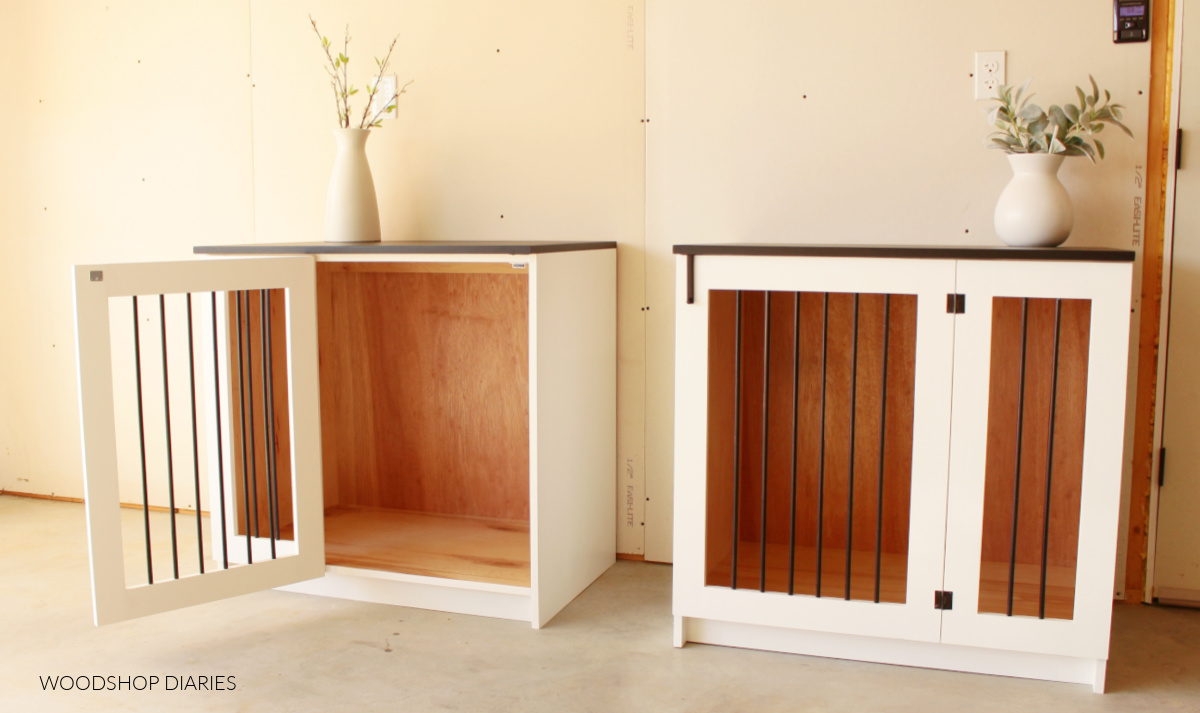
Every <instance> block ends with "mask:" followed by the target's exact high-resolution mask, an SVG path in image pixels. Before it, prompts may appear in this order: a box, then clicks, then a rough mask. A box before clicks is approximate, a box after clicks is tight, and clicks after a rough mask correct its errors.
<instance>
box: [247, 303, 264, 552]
mask: <svg viewBox="0 0 1200 713" xmlns="http://www.w3.org/2000/svg"><path fill="white" fill-rule="evenodd" d="M253 313H254V309H253V303H252V302H251V301H250V290H246V346H247V349H246V393H247V394H249V395H250V404H249V412H250V492H249V494H247V496H246V497H247V499H249V500H250V502H251V506H250V510H251V512H253V513H254V536H255V537H262V532H261V527H260V526H259V513H258V456H257V454H256V453H255V444H256V442H257V441H258V433H257V429H256V428H255V427H254V341H253V339H254V333H253V331H252V330H251V329H250V322H251V320H252V319H253V316H252V315H253ZM258 326H259V327H260V328H261V327H262V320H261V319H260V320H259V325H258ZM249 532H250V526H249V524H247V525H246V533H247V534H249Z"/></svg>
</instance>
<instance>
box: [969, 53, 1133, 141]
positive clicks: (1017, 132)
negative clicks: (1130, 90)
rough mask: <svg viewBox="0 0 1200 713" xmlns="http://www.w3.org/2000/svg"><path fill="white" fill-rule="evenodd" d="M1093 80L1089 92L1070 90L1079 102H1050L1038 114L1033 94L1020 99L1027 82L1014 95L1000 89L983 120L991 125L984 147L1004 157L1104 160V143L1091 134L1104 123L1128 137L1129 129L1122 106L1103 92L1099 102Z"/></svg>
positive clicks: (1005, 87)
mask: <svg viewBox="0 0 1200 713" xmlns="http://www.w3.org/2000/svg"><path fill="white" fill-rule="evenodd" d="M1088 79H1089V80H1091V82H1092V93H1091V94H1087V93H1085V92H1084V91H1083V89H1081V88H1079V87H1075V93H1076V95H1077V96H1078V98H1079V103H1078V104H1064V105H1062V106H1058V105H1057V104H1053V105H1051V106H1050V108H1049V109H1048V110H1043V109H1042V108H1041V107H1040V106H1038V105H1037V104H1033V103H1030V101H1029V100H1030V99H1032V98H1033V95H1032V94H1029V95H1028V96H1026V95H1025V90H1026V89H1028V88H1029V82H1030V81H1032V80H1026V81H1025V83H1024V84H1022V85H1021V86H1020V88H1018V89H1017V90H1016V91H1015V93H1014V91H1013V88H1012V87H1010V86H1005V85H1001V86H1000V87H999V88H998V89H997V90H996V96H995V97H993V99H992V101H994V102H996V103H997V106H995V107H994V108H992V109H991V110H990V111H989V112H988V121H989V122H990V123H991V124H992V125H994V126H995V127H996V131H993V132H992V133H991V134H989V135H988V137H987V139H988V148H993V149H1000V150H1001V151H1003V152H1004V153H1010V154H1013V153H1022V154H1023V153H1045V154H1063V155H1064V156H1087V157H1088V159H1089V160H1090V161H1091V162H1092V163H1096V161H1097V160H1098V159H1103V158H1104V144H1103V143H1101V142H1100V140H1099V139H1098V138H1096V135H1097V134H1099V133H1100V132H1101V131H1102V130H1103V129H1104V125H1105V124H1112V125H1113V126H1116V127H1117V128H1119V129H1120V130H1121V131H1123V132H1125V134H1127V135H1128V136H1129V137H1130V138H1133V132H1132V131H1130V130H1129V127H1127V126H1125V124H1123V123H1121V110H1122V109H1124V108H1125V107H1123V106H1121V105H1120V104H1113V103H1112V95H1111V94H1110V93H1109V92H1108V91H1107V90H1105V91H1104V98H1103V100H1101V97H1100V88H1099V87H1097V86H1096V80H1095V79H1094V78H1093V77H1092V76H1091V75H1088Z"/></svg>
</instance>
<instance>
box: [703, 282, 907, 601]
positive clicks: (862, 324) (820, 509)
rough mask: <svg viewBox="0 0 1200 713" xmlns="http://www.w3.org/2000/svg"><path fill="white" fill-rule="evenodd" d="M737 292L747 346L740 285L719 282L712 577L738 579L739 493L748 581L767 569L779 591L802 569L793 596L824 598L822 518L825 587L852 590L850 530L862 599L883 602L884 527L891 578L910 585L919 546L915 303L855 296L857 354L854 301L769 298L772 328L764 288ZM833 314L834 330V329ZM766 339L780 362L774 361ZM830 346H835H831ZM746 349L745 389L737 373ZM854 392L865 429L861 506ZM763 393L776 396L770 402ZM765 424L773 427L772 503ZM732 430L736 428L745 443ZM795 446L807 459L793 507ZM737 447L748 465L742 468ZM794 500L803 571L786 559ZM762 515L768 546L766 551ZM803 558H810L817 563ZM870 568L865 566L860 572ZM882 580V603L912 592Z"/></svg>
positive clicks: (798, 473) (713, 319)
mask: <svg viewBox="0 0 1200 713" xmlns="http://www.w3.org/2000/svg"><path fill="white" fill-rule="evenodd" d="M740 294H741V317H740V330H741V339H740V342H739V339H738V332H737V327H736V326H735V325H736V324H737V323H738V321H739V319H738V299H739V298H738V295H739V293H737V292H735V291H721V290H714V291H712V292H710V293H709V296H710V311H709V315H710V319H709V413H708V421H709V438H708V521H707V522H708V529H707V545H706V546H707V562H708V572H709V574H708V583H709V584H711V585H725V586H728V585H729V584H730V583H731V580H730V572H731V568H732V561H731V560H732V555H733V539H734V518H735V506H734V501H735V496H734V494H735V492H736V503H737V504H736V519H737V528H736V530H737V539H738V542H739V543H740V544H739V546H738V562H737V571H738V586H753V587H758V586H759V584H760V583H761V582H760V575H763V576H762V577H761V579H762V580H765V583H766V585H765V586H766V587H767V588H768V589H769V590H772V591H787V590H788V586H789V585H788V582H787V581H786V580H787V577H786V576H784V577H783V578H782V579H781V578H780V577H779V575H778V572H779V571H781V570H782V571H783V572H785V573H786V572H787V571H788V570H789V569H791V570H792V571H793V576H792V578H791V579H792V580H793V581H792V584H791V586H792V587H793V591H794V592H795V593H815V591H816V577H815V568H816V554H815V553H816V551H817V549H816V548H817V547H818V532H817V530H818V522H820V523H821V526H822V527H821V529H822V532H821V536H820V546H821V551H822V558H821V573H822V583H821V589H822V594H823V595H828V594H830V587H831V582H833V581H836V583H837V584H836V587H837V588H838V589H837V593H838V594H839V595H840V594H843V593H844V586H845V572H846V569H845V566H846V555H845V551H846V543H847V534H848V532H849V533H850V539H851V550H852V551H853V553H852V557H851V560H852V561H851V572H852V577H851V580H852V581H851V590H852V591H851V595H852V598H855V599H872V598H873V596H874V566H875V549H876V543H877V535H880V537H879V545H880V549H881V554H882V555H886V556H885V557H884V558H883V559H884V560H886V562H887V564H886V565H884V564H881V569H882V570H883V573H882V574H881V577H882V578H883V579H884V580H887V581H894V580H895V579H896V578H898V580H899V581H901V582H903V580H904V569H905V567H904V562H905V561H906V560H905V558H906V556H907V553H908V516H909V496H910V480H911V471H912V427H913V385H914V378H915V370H914V363H915V353H916V304H917V300H916V297H915V296H913V295H890V296H888V297H887V298H886V301H885V296H884V295H876V294H863V295H857V303H858V308H857V311H858V328H857V334H858V340H857V352H856V351H855V346H854V334H855V302H856V299H855V298H856V296H855V295H852V294H829V295H826V294H824V293H807V292H806V293H792V292H773V293H770V295H769V300H770V328H769V330H767V329H766V328H765V327H766V312H767V299H768V296H767V293H764V292H742V293H740ZM827 298H828V318H827V319H826V314H825V310H826V299H827ZM797 301H798V303H799V315H798V316H799V327H797ZM885 308H886V311H887V318H886V324H887V341H888V346H887V355H888V358H887V399H886V403H887V417H886V432H885V438H884V443H883V450H884V453H883V461H884V467H883V488H882V490H883V503H882V506H883V507H882V512H881V511H880V508H879V506H880V482H879V478H880V446H881V439H880V427H881V416H882V415H883V414H882V412H881V408H882V403H883V400H882V399H881V394H882V393H883V367H884V327H885ZM826 322H827V324H828V330H826V329H825V324H826ZM768 339H769V345H770V355H769V356H770V358H769V360H766V359H765V357H766V356H767V355H766V346H767V342H768ZM826 340H827V345H826V347H825V348H823V341H826ZM739 344H740V362H741V363H740V370H741V380H740V393H738V392H739V389H738V380H737V373H738V346H739ZM797 349H798V354H797ZM855 354H856V357H855ZM767 361H769V367H768V366H767V364H766V362H767ZM854 363H857V369H856V370H855V369H853V368H852V365H853V364H854ZM823 371H824V407H822V373H823ZM764 376H765V378H764ZM852 377H853V379H854V384H853V386H852V384H851V379H852ZM764 386H765V389H764ZM852 388H853V390H854V398H853V403H854V421H855V423H854V479H853V482H854V485H853V504H852V507H851V502H850V501H851V498H850V494H851V492H850V481H851V479H850V442H851V438H850V430H851V427H850V419H851V406H850V404H851V403H852V400H851V389H852ZM735 394H737V395H736V396H735ZM737 398H740V404H739V408H740V413H739V414H737V415H735V409H734V403H735V400H736V399H737ZM764 398H765V399H766V401H767V403H766V405H765V408H764ZM793 408H794V409H795V420H794V421H793ZM822 412H824V431H823V433H824V443H825V453H824V466H825V467H824V492H823V498H822V496H821V485H820V481H821V445H822ZM764 413H765V419H764ZM764 420H765V428H766V429H767V439H766V443H767V445H766V462H767V467H766V469H765V473H766V477H765V481H766V483H765V488H766V491H767V492H766V498H765V505H764V497H763V488H764V476H763V473H764V468H763V452H764V449H763V428H764ZM793 423H794V424H795V425H794V428H795V431H794V432H793V430H792V429H793ZM735 431H738V436H737V437H736V439H735ZM739 443H740V447H738V444H739ZM793 444H794V445H795V459H796V467H795V495H794V502H793V468H792V457H793ZM735 453H736V458H737V461H738V463H739V465H740V467H739V469H738V473H737V475H736V476H735V469H734V460H735ZM735 479H736V480H737V485H736V487H735ZM793 506H794V510H795V520H794V522H795V547H796V554H795V565H794V567H789V566H788V564H789V563H788V559H789V558H790V557H792V552H791V542H792V530H793V527H792V523H793V518H792V510H793ZM849 512H852V513H853V523H852V528H851V527H849V525H850V522H849V518H848V513H849ZM764 516H765V518H766V527H765V541H766V543H767V547H766V552H765V553H764V551H763V549H762V542H763V541H764V537H763V534H764V527H763V518H764ZM879 527H882V533H879V532H878V531H877V528H879ZM764 555H765V557H764ZM764 559H765V563H764ZM806 560H812V561H811V562H807V563H806ZM864 567H866V570H865V571H860V570H862V569H863V568H864ZM764 573H765V574H764ZM889 573H890V574H889ZM743 580H746V582H743ZM881 588H882V589H883V591H882V592H881V600H882V601H896V599H894V598H892V599H889V598H888V597H889V595H888V591H889V590H890V591H893V592H895V591H899V595H898V596H899V597H900V599H899V600H900V601H903V596H904V594H903V592H904V588H903V587H902V586H900V587H894V586H892V587H889V586H882V587H881Z"/></svg>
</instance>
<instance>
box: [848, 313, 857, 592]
mask: <svg viewBox="0 0 1200 713" xmlns="http://www.w3.org/2000/svg"><path fill="white" fill-rule="evenodd" d="M857 395H858V293H857V292H855V293H854V335H853V340H852V341H851V347H850V466H849V471H848V473H847V486H846V599H850V565H851V550H850V547H851V545H852V543H853V539H854V425H855V415H856V412H857V411H858V408H857V406H858V398H857Z"/></svg>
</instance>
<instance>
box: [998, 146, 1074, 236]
mask: <svg viewBox="0 0 1200 713" xmlns="http://www.w3.org/2000/svg"><path fill="white" fill-rule="evenodd" d="M1063 158H1064V157H1063V156H1062V155H1061V154H1038V153H1031V154H1009V155H1008V163H1009V164H1010V165H1011V166H1012V170H1013V177H1012V180H1011V181H1009V183H1008V186H1007V187H1005V189H1004V192H1003V193H1001V194H1000V200H999V201H997V202H996V219H995V225H996V235H998V236H1000V239H1001V240H1003V241H1004V242H1005V244H1007V245H1012V246H1014V247H1026V248H1052V247H1054V246H1055V245H1061V244H1062V242H1063V241H1065V240H1066V239H1067V236H1069V235H1070V234H1071V228H1072V226H1074V224H1075V208H1074V206H1072V205H1071V196H1070V195H1069V194H1068V193H1067V189H1066V188H1065V187H1064V186H1063V184H1062V183H1061V182H1060V181H1059V180H1058V169H1059V167H1060V166H1062V162H1063Z"/></svg>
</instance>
